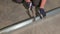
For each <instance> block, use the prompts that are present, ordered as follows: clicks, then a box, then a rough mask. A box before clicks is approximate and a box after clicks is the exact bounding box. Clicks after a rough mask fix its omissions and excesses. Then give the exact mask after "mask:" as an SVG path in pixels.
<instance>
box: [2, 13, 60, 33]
mask: <svg viewBox="0 0 60 34" xmlns="http://www.w3.org/2000/svg"><path fill="white" fill-rule="evenodd" d="M3 34H60V12H59V13H56V14H53V15H51V16H50V15H49V16H47V17H46V18H44V19H42V20H38V21H35V22H33V23H31V24H30V25H27V26H25V27H23V28H20V29H17V30H14V31H11V32H8V33H3Z"/></svg>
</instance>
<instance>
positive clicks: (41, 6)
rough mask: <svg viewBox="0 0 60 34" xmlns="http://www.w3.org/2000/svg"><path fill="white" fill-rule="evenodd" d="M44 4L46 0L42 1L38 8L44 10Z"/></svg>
mask: <svg viewBox="0 0 60 34" xmlns="http://www.w3.org/2000/svg"><path fill="white" fill-rule="evenodd" d="M45 3H46V0H42V2H41V5H40V8H44V5H45Z"/></svg>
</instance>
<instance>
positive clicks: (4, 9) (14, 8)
mask: <svg viewBox="0 0 60 34" xmlns="http://www.w3.org/2000/svg"><path fill="white" fill-rule="evenodd" d="M53 2H54V3H53ZM56 7H60V0H57V1H55V0H48V1H47V3H46V6H45V9H46V11H47V10H51V9H53V8H56ZM25 11H26V9H25V8H24V7H23V5H22V4H18V3H14V2H13V1H12V0H9V1H8V0H0V29H1V28H3V27H6V26H8V25H11V24H14V23H16V22H18V21H22V20H24V19H27V18H29V17H28V15H27V14H26V12H25Z"/></svg>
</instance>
